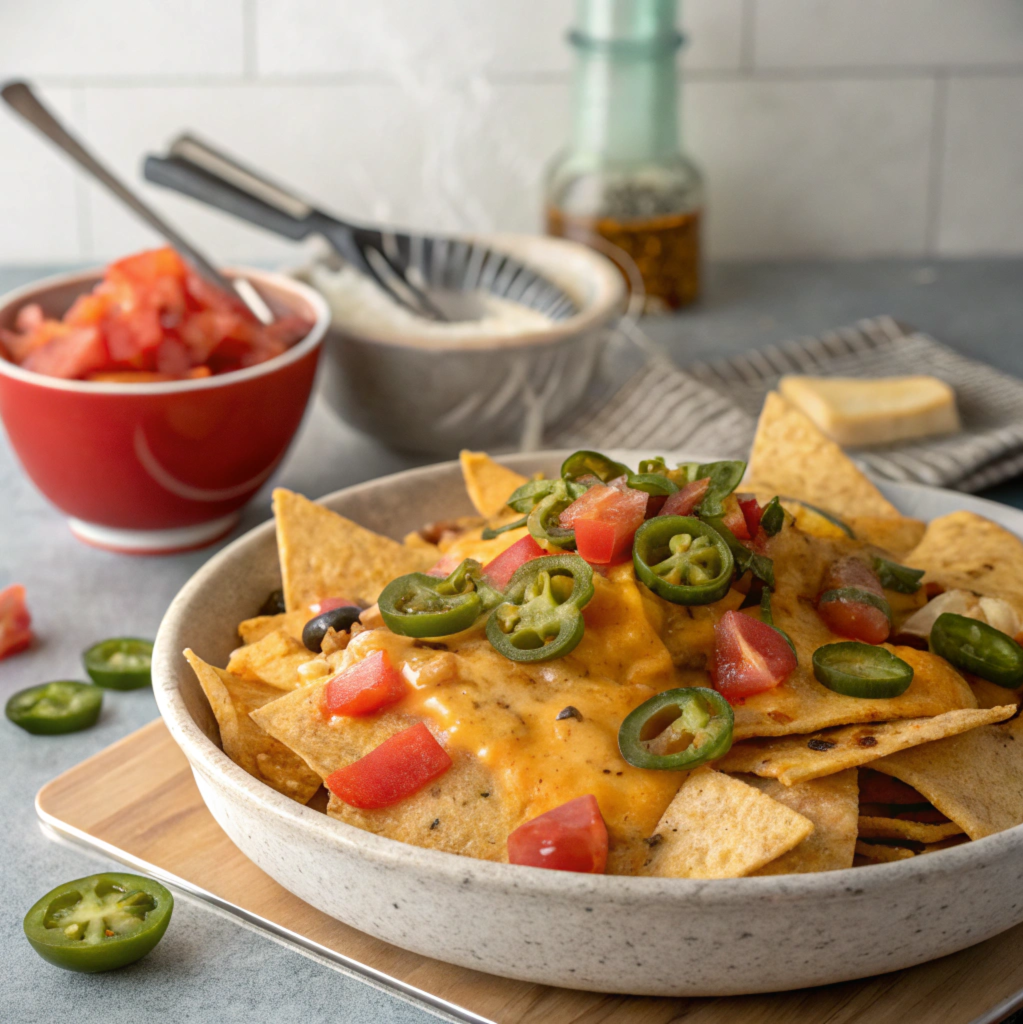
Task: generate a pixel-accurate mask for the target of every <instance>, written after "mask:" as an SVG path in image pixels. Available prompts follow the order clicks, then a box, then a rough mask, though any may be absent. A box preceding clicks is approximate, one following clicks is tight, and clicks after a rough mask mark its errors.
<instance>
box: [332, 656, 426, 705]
mask: <svg viewBox="0 0 1023 1024" xmlns="http://www.w3.org/2000/svg"><path fill="white" fill-rule="evenodd" d="M407 692H408V686H407V684H406V683H405V680H404V679H403V678H402V675H401V673H400V672H399V671H398V670H397V669H396V668H395V667H394V666H393V665H392V664H391V659H390V657H389V656H388V654H387V651H374V652H373V653H372V654H370V655H367V656H366V657H365V658H363V659H362V661H357V662H356V663H355V664H354V665H351V666H350V667H348V668H346V669H345V670H344V672H340V673H338V675H336V676H334V678H333V679H330V680H328V681H327V684H326V686H324V688H323V696H322V697H321V699H320V709H321V710H322V711H323V714H324V715H325V716H326V717H327V718H330V717H331V716H333V715H343V716H344V717H346V718H361V717H363V716H365V715H375V714H376V713H377V712H378V711H382V710H383V709H384V708H387V707H390V706H391V705H392V704H397V703H398V701H400V700H401V699H402V697H404V696H405V694H406V693H407Z"/></svg>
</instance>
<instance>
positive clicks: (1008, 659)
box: [931, 612, 1023, 690]
mask: <svg viewBox="0 0 1023 1024" xmlns="http://www.w3.org/2000/svg"><path fill="white" fill-rule="evenodd" d="M931 650H932V651H933V652H934V653H935V654H938V655H940V656H941V657H942V658H944V659H945V660H946V661H948V662H950V663H951V664H953V665H955V667H956V668H958V669H962V670H963V671H964V672H972V673H973V674H974V675H975V676H980V677H981V679H986V680H988V682H991V683H994V684H995V685H996V686H1004V687H1006V689H1010V690H1014V689H1016V688H1017V687H1018V686H1020V684H1023V647H1021V646H1020V645H1019V644H1018V643H1017V642H1016V641H1015V640H1013V638H1012V637H1011V636H1009V635H1008V634H1007V633H1003V632H1002V631H1001V630H998V629H995V628H994V626H989V625H988V624H987V623H986V622H979V621H978V620H977V619H971V618H968V617H967V616H965V615H954V614H953V613H952V612H945V613H944V614H942V615H939V616H938V617H937V619H936V620H935V622H934V625H933V626H932V627H931Z"/></svg>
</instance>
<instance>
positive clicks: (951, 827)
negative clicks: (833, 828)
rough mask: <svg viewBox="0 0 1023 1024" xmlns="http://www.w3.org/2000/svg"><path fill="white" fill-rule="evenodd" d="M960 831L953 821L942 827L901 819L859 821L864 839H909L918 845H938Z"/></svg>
mask: <svg viewBox="0 0 1023 1024" xmlns="http://www.w3.org/2000/svg"><path fill="white" fill-rule="evenodd" d="M962 831H963V830H962V829H961V828H960V827H959V826H958V825H957V824H956V823H955V822H954V821H949V822H946V823H945V824H943V825H928V824H926V823H924V822H922V821H906V820H905V819H903V818H874V817H868V816H866V815H865V816H863V817H861V818H860V819H859V834H860V835H861V836H862V837H863V838H864V839H911V840H913V841H914V842H918V843H939V842H941V840H943V839H949V838H951V837H952V836H957V835H961V834H962Z"/></svg>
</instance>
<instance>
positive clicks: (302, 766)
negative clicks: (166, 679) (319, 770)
mask: <svg viewBox="0 0 1023 1024" xmlns="http://www.w3.org/2000/svg"><path fill="white" fill-rule="evenodd" d="M185 657H186V658H187V659H188V663H189V664H190V665H191V666H192V669H193V670H194V672H195V674H196V677H197V678H198V680H199V685H200V686H202V688H203V693H205V694H206V699H207V700H208V701H209V702H210V707H211V708H212V709H213V715H214V717H215V718H216V719H217V724H218V725H219V726H220V742H221V746H222V747H223V748H224V753H225V754H227V756H228V757H229V758H231V760H232V761H234V763H235V764H236V765H238V767H239V768H243V769H244V770H245V771H247V772H248V773H249V774H250V775H251V776H252V777H253V778H256V779H259V780H260V782H265V783H266V784H267V785H268V786H272V787H273V788H274V789H276V790H277V792H278V793H283V794H284V795H285V796H290V797H291V798H292V800H297V801H298V802H299V803H301V804H304V803H306V801H308V800H309V799H310V798H311V797H312V795H313V794H314V793H315V792H316V791H317V790H318V789H319V788H320V777H319V776H318V775H317V774H316V773H315V772H314V771H312V770H311V769H310V767H309V765H307V764H306V763H305V761H303V760H302V759H301V758H300V757H298V756H297V755H296V754H294V753H293V752H292V751H291V750H289V749H288V748H287V747H286V746H285V745H284V744H283V743H280V742H278V741H277V740H276V739H274V738H273V737H271V736H268V735H267V734H266V733H265V732H263V730H262V729H260V727H259V726H258V725H256V723H255V722H254V721H253V720H252V718H251V717H250V713H251V712H252V711H255V710H256V709H257V708H260V707H263V706H264V705H265V704H267V703H269V702H272V701H274V699H275V698H278V697H279V696H280V691H279V690H276V689H274V688H273V687H272V686H268V685H267V684H266V683H261V682H257V681H255V680H249V679H239V678H238V677H237V676H234V675H231V673H230V672H225V671H224V670H223V669H220V668H214V667H213V666H212V665H207V664H206V662H205V661H203V660H202V658H200V657H198V656H197V655H196V654H194V653H193V652H192V651H191V650H186V651H185Z"/></svg>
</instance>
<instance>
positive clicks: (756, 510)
mask: <svg viewBox="0 0 1023 1024" xmlns="http://www.w3.org/2000/svg"><path fill="white" fill-rule="evenodd" d="M735 500H736V501H737V502H738V503H739V509H740V510H741V512H742V517H743V519H745V520H746V532H747V533H748V534H749V535H750V538H753V537H755V536H756V535H757V533H758V532H759V530H760V518H761V516H763V514H764V510H763V509H762V508H761V507H760V502H758V501H757V499H756V498H754V497H753V495H752V494H737V495H736V496H735ZM733 532H734V531H733Z"/></svg>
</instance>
